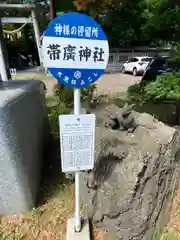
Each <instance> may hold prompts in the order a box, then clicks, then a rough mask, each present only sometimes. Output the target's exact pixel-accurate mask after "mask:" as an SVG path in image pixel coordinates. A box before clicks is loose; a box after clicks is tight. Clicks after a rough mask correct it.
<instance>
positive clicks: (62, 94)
mask: <svg viewBox="0 0 180 240" xmlns="http://www.w3.org/2000/svg"><path fill="white" fill-rule="evenodd" d="M95 90H96V85H95V84H93V85H91V86H88V87H84V88H82V89H81V98H82V99H85V98H88V99H89V100H91V99H92V97H93V93H94V91H95ZM73 91H74V90H73V88H70V87H67V86H64V88H62V87H61V86H60V85H59V84H56V85H55V86H54V88H53V94H54V96H55V97H56V98H57V101H58V102H59V103H61V102H63V103H64V104H65V105H66V106H69V105H71V104H72V103H73V99H74V95H73Z"/></svg>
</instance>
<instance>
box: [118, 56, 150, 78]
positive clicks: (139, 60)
mask: <svg viewBox="0 0 180 240" xmlns="http://www.w3.org/2000/svg"><path fill="white" fill-rule="evenodd" d="M152 59H153V58H152V57H146V56H144V57H133V58H131V59H129V60H128V61H127V62H125V63H124V64H123V66H122V73H126V72H129V73H132V74H133V75H134V76H137V75H138V74H143V72H144V70H145V69H146V67H147V65H148V64H149V62H150V61H151V60H152Z"/></svg>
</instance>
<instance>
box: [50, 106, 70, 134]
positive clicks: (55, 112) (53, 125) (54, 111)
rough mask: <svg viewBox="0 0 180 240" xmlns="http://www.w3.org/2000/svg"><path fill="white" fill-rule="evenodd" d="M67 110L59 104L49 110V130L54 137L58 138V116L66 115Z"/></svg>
mask: <svg viewBox="0 0 180 240" xmlns="http://www.w3.org/2000/svg"><path fill="white" fill-rule="evenodd" d="M68 113H69V110H68V108H67V107H66V105H65V104H64V103H60V104H59V105H57V106H56V107H52V108H49V114H48V117H49V123H50V130H51V133H52V134H53V135H54V137H58V136H59V119H58V118H59V115H61V114H68Z"/></svg>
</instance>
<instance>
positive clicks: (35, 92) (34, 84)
mask: <svg viewBox="0 0 180 240" xmlns="http://www.w3.org/2000/svg"><path fill="white" fill-rule="evenodd" d="M46 124H47V109H46V105H45V96H44V87H43V84H42V82H41V81H35V80H32V81H8V82H3V83H0V215H10V214H20V213H23V212H26V211H28V210H30V209H32V207H34V205H35V202H36V196H37V193H38V189H39V183H40V177H41V174H40V173H41V162H42V153H43V144H44V139H45V136H46V134H45V131H46V126H47V125H46Z"/></svg>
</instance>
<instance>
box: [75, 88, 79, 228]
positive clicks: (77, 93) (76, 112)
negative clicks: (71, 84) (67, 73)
mask: <svg viewBox="0 0 180 240" xmlns="http://www.w3.org/2000/svg"><path fill="white" fill-rule="evenodd" d="M80 113H81V90H80V89H77V88H75V89H74V114H80ZM80 211H81V199H80V172H75V231H76V232H80V231H81V214H80Z"/></svg>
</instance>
